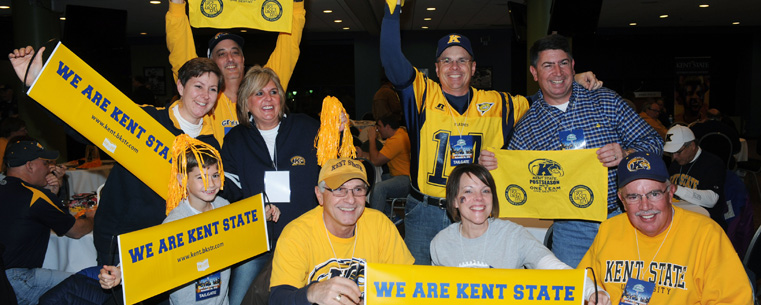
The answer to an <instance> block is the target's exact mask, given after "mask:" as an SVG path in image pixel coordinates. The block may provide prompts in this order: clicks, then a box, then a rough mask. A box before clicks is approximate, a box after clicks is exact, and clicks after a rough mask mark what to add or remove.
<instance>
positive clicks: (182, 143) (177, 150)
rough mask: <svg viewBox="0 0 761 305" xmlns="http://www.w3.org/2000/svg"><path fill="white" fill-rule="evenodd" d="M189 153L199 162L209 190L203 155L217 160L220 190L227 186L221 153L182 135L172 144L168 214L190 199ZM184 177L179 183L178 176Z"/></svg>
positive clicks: (167, 203) (167, 202) (167, 200)
mask: <svg viewBox="0 0 761 305" xmlns="http://www.w3.org/2000/svg"><path fill="white" fill-rule="evenodd" d="M188 151H191V152H193V155H194V156H195V158H196V161H198V169H199V170H200V171H201V179H203V186H204V188H207V187H208V186H209V182H208V181H206V170H205V169H204V166H205V165H204V163H203V158H202V155H207V156H211V157H212V158H214V159H217V164H218V168H219V181H220V183H221V185H220V187H219V189H220V190H221V189H224V185H225V171H224V169H223V168H222V158H221V157H220V156H219V152H218V151H217V149H215V148H214V147H213V146H211V145H209V144H206V143H204V142H201V141H199V140H196V139H194V138H193V137H191V136H189V135H186V134H181V135H179V136H177V137H176V138H174V143H173V144H172V172H171V175H172V176H171V177H169V196H167V199H166V214H167V215H169V212H170V211H172V210H173V209H174V208H176V207H177V205H179V204H180V201H182V200H183V199H185V198H188V188H187V185H188V168H187V167H188V160H187V158H186V154H187V152H188ZM178 174H181V175H182V182H180V183H178V182H177V175H178Z"/></svg>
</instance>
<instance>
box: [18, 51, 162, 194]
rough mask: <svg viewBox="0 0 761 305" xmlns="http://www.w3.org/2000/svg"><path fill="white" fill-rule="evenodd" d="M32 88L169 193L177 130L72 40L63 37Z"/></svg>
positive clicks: (138, 173)
mask: <svg viewBox="0 0 761 305" xmlns="http://www.w3.org/2000/svg"><path fill="white" fill-rule="evenodd" d="M27 94H29V96H30V97H31V98H33V99H34V100H35V101H37V102H38V103H40V105H42V106H43V107H45V108H47V109H48V110H50V112H52V113H53V114H55V115H56V116H58V117H59V118H61V120H63V121H64V122H66V124H69V126H71V128H74V130H76V131H77V132H79V133H81V134H82V135H83V136H85V137H86V138H87V139H88V140H90V141H92V143H93V144H95V145H97V146H98V147H99V148H100V149H102V150H103V151H105V152H106V153H108V154H109V155H110V156H111V157H113V158H114V160H116V161H117V162H119V164H121V165H122V166H124V167H125V168H126V169H128V170H129V171H130V172H131V173H132V174H134V175H135V176H137V177H138V178H139V179H140V181H143V183H145V184H146V185H147V186H149V187H150V188H151V189H153V190H154V191H155V192H156V193H157V194H159V195H160V196H161V197H163V198H166V197H167V187H166V186H167V185H168V183H169V175H167V174H166V173H169V171H170V169H171V165H170V162H171V160H170V159H171V156H170V155H169V149H170V148H171V147H170V146H171V145H172V142H173V141H174V135H173V134H172V133H171V132H169V130H167V129H166V128H165V127H164V126H162V125H161V124H159V122H157V121H156V120H155V119H153V117H151V116H150V115H148V114H147V113H145V111H143V109H141V108H140V106H138V105H137V104H135V103H133V102H132V101H131V100H130V99H129V98H127V96H125V95H124V94H123V93H122V92H121V91H119V89H116V87H114V86H113V85H112V84H111V83H109V82H108V81H107V80H106V79H105V78H103V76H101V75H100V74H98V72H96V71H95V70H93V69H92V68H91V67H90V66H88V65H87V63H85V62H84V61H82V59H80V58H79V57H77V55H76V54H74V53H73V52H71V51H70V50H69V49H68V48H66V46H64V45H63V44H61V43H58V45H57V46H56V48H55V50H53V52H52V54H50V58H49V59H48V61H47V62H46V63H45V65H44V66H43V68H42V71H41V72H40V76H39V77H37V79H36V80H35V81H34V84H32V87H31V88H29V91H28V92H27Z"/></svg>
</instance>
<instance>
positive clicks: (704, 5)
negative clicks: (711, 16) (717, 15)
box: [698, 4, 710, 8]
mask: <svg viewBox="0 0 761 305" xmlns="http://www.w3.org/2000/svg"><path fill="white" fill-rule="evenodd" d="M698 6H699V7H703V8H705V7H709V6H710V5H708V4H701V5H698Z"/></svg>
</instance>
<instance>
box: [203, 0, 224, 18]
mask: <svg viewBox="0 0 761 305" xmlns="http://www.w3.org/2000/svg"><path fill="white" fill-rule="evenodd" d="M223 8H224V4H223V3H222V0H201V13H202V14H203V15H204V16H206V17H207V18H214V17H217V16H219V14H221V13H222V9H223Z"/></svg>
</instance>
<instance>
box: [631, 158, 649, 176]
mask: <svg viewBox="0 0 761 305" xmlns="http://www.w3.org/2000/svg"><path fill="white" fill-rule="evenodd" d="M626 169H627V170H629V171H630V172H636V171H638V170H641V169H644V170H650V162H648V161H647V160H646V159H645V158H643V157H636V158H632V159H631V160H629V162H627V163H626Z"/></svg>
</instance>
